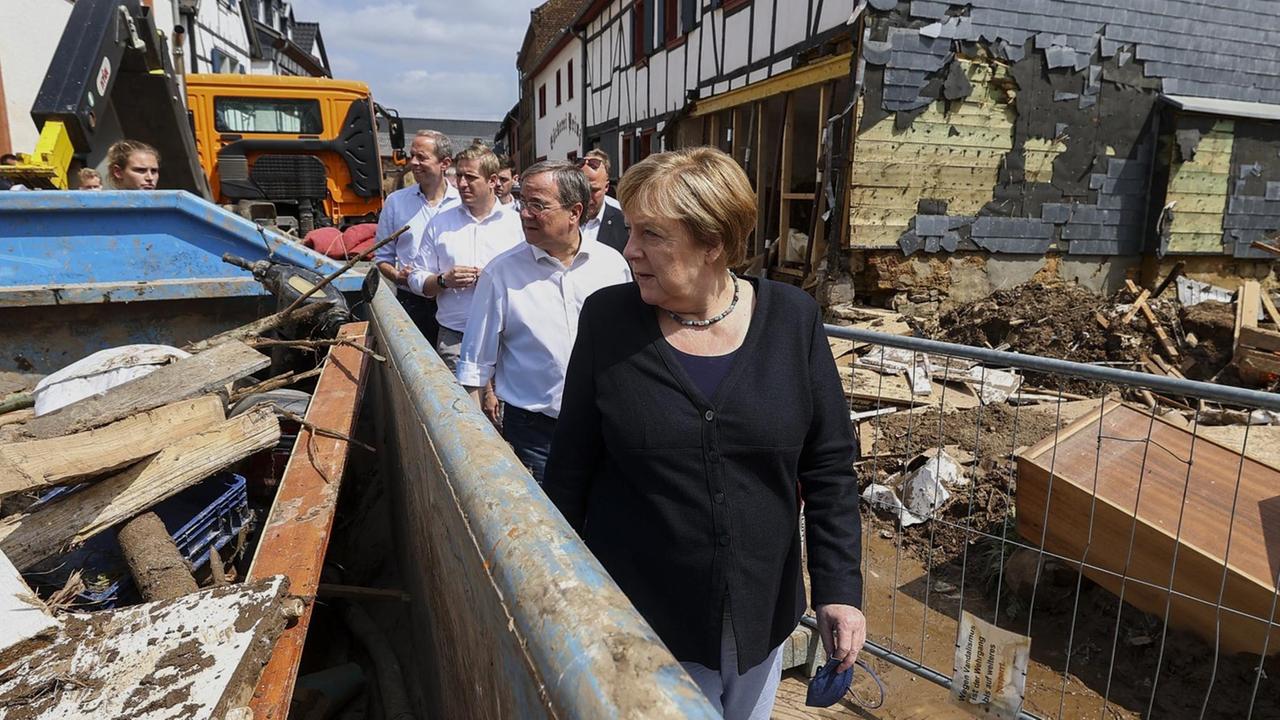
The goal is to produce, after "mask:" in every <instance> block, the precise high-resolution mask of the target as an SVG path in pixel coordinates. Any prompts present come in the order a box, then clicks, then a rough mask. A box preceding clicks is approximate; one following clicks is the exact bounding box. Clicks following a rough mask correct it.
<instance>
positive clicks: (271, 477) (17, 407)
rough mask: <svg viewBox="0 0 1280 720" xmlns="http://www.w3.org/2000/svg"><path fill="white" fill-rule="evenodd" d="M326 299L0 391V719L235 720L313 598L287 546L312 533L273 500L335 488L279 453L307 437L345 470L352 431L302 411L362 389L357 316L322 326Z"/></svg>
mask: <svg viewBox="0 0 1280 720" xmlns="http://www.w3.org/2000/svg"><path fill="white" fill-rule="evenodd" d="M328 305H329V304H328V303H318V304H316V305H310V306H302V309H300V310H299V311H298V312H292V313H291V312H290V310H286V311H284V312H282V313H277V314H276V315H272V316H268V317H266V318H263V319H261V320H258V321H255V322H254V323H250V324H248V325H245V326H242V327H240V328H236V329H233V330H230V331H228V332H226V333H222V334H220V335H217V336H214V337H211V338H207V339H204V340H201V341H198V342H193V343H190V344H189V345H187V346H185V347H183V348H177V347H170V346H163V345H129V346H123V347H114V348H108V349H104V350H101V351H98V352H96V353H94V354H92V355H89V356H88V357H86V358H84V359H82V360H80V361H77V362H76V363H73V364H72V365H69V366H67V367H65V368H62V369H59V370H57V371H56V372H54V373H52V374H50V375H47V376H45V377H44V378H43V379H41V380H40V382H39V383H38V384H37V385H35V387H34V388H33V389H32V390H30V391H29V392H22V393H18V394H15V395H12V396H9V397H6V398H3V402H2V403H0V500H2V501H3V504H2V505H0V618H2V621H0V715H6V716H9V717H32V718H35V717H95V718H124V717H131V716H134V715H135V714H136V713H137V712H140V711H145V712H146V713H151V714H149V715H148V717H173V718H179V717H233V716H247V715H245V712H247V711H248V708H247V706H248V704H249V702H250V698H251V697H252V696H253V695H254V689H255V687H256V686H257V685H258V681H259V678H260V676H262V675H263V672H264V671H263V668H264V666H266V665H267V662H268V660H271V659H272V658H273V656H274V650H273V648H274V647H275V646H276V640H277V638H279V637H281V635H282V634H283V633H284V632H286V626H287V625H290V624H292V623H294V622H295V621H298V620H299V618H301V617H302V616H303V615H304V614H309V613H305V609H306V604H307V603H310V602H311V601H312V599H313V598H314V596H315V594H316V592H317V583H318V580H319V569H320V568H319V567H316V568H314V570H315V573H314V574H313V576H311V575H308V574H307V572H305V571H304V570H299V568H304V567H305V563H300V562H299V561H298V557H299V556H304V555H306V553H307V552H308V551H311V552H313V553H314V554H315V555H316V556H317V557H320V556H323V554H324V545H326V544H327V542H328V531H327V530H326V531H325V533H324V534H323V535H317V533H316V532H315V531H314V530H306V529H299V528H302V527H303V525H304V523H302V522H299V521H298V520H297V519H296V518H295V517H294V516H293V511H289V512H288V513H286V514H277V513H276V512H275V510H276V508H277V504H276V503H275V501H276V500H277V499H279V498H283V497H285V496H294V495H297V497H295V498H293V499H290V500H289V501H288V502H283V501H282V504H281V505H280V506H287V507H292V508H295V509H296V507H298V504H299V503H301V502H302V501H303V499H304V497H305V498H306V499H307V506H308V508H309V512H310V513H325V512H331V511H332V510H333V508H334V503H336V499H337V490H336V487H337V485H336V484H334V485H332V486H331V485H329V484H328V483H327V482H325V480H327V478H326V479H325V480H318V479H317V480H309V479H306V478H308V477H309V476H306V475H305V473H307V472H311V471H310V470H298V471H296V472H295V471H293V470H290V471H288V472H286V471H285V463H284V462H280V461H279V460H280V458H281V457H282V456H283V457H289V456H290V455H291V454H292V453H293V451H294V440H295V439H296V438H298V437H299V436H300V435H303V436H306V437H308V438H309V439H308V440H306V441H303V440H299V441H298V445H299V447H305V448H307V449H308V450H312V451H313V452H315V453H316V454H317V455H321V454H322V453H323V457H325V458H327V459H326V460H325V463H326V464H330V465H332V463H334V462H336V461H335V460H333V458H343V459H344V460H343V461H342V462H345V457H346V448H347V447H348V445H347V443H348V441H350V440H351V438H350V437H349V435H348V433H350V431H351V428H350V427H345V428H344V426H342V425H333V423H336V422H339V421H338V420H337V419H336V418H331V419H329V420H328V421H327V423H326V424H329V425H331V426H329V427H324V428H321V429H320V430H317V426H316V425H315V424H314V423H313V422H312V421H311V420H307V419H304V417H303V416H304V415H306V413H307V408H308V405H309V404H310V400H311V398H312V397H313V396H315V397H354V398H358V397H359V396H360V393H359V392H358V391H350V390H349V389H348V388H349V387H350V386H356V387H358V386H359V385H360V384H362V383H363V382H364V379H365V378H366V377H367V374H368V373H367V368H368V366H369V365H370V363H371V360H370V359H369V358H370V357H371V356H376V354H374V353H373V352H372V350H370V349H369V348H368V347H366V345H365V343H366V342H367V341H368V339H369V336H368V335H367V331H366V330H365V329H364V328H365V326H364V325H363V324H343V325H342V326H341V327H340V328H337V327H335V328H333V329H332V334H331V335H330V334H328V332H329V331H326V330H323V329H318V328H319V326H318V325H317V324H316V323H315V322H314V321H315V319H316V318H317V317H318V316H320V315H322V314H323V313H324V312H325V311H326V309H327V306H328ZM286 326H288V327H289V328H290V336H289V337H288V338H287V339H282V338H280V337H279V336H277V335H276V334H275V331H276V330H278V329H280V328H282V327H286ZM313 335H314V336H313ZM282 346H287V347H288V348H289V351H290V352H287V353H276V354H275V356H274V358H273V357H271V356H268V355H267V354H266V353H270V352H272V351H273V350H274V349H276V348H279V347H282ZM268 348H270V349H268ZM299 348H309V349H310V352H309V353H302V356H303V357H302V358H301V359H300V358H299V357H298V353H296V351H297V350H298V349H299ZM335 365H336V366H337V368H336V370H334V371H333V372H327V373H326V372H323V371H324V369H325V368H329V367H332V366H335ZM314 377H320V379H319V380H310V378H314ZM326 383H328V384H326ZM299 384H302V387H305V388H306V389H307V390H306V391H304V390H302V389H299V388H297V387H295V388H294V389H285V388H286V386H290V385H295V386H297V385H299ZM354 402H358V400H355V401H354ZM330 404H331V405H333V403H330ZM354 413H355V408H354V407H353V408H351V415H350V418H351V422H352V423H353V422H354V417H355V414H354ZM344 417H345V416H344ZM343 422H345V421H343ZM316 433H320V434H319V435H317V437H314V438H310V435H311V434H316ZM302 454H304V455H305V454H306V451H303V452H302ZM304 459H305V458H304ZM295 465H296V467H297V468H303V467H304V466H306V467H308V468H310V467H312V466H311V465H310V464H309V463H308V462H303V461H302V460H299V462H298V463H296V464H295V463H293V462H289V463H288V467H289V468H295ZM332 467H336V468H337V469H338V470H339V471H340V470H341V467H342V465H340V464H339V465H332ZM315 472H317V473H320V472H322V471H320V470H316V471H315ZM329 472H330V473H332V472H333V470H332V469H330V471H329ZM339 479H340V478H339ZM308 483H310V484H308ZM312 486H314V487H315V488H320V490H319V491H316V492H321V493H322V494H319V495H318V494H316V492H312V491H311V490H309V489H308V488H310V487H312ZM325 488H332V489H330V490H326V489H325ZM308 493H310V494H308ZM324 493H327V494H324ZM330 495H331V497H329V496H330ZM325 497H329V500H325V499H324V498H325ZM326 527H328V526H326ZM264 528H269V529H270V533H269V534H268V533H264V531H263V529H264ZM316 543H321V545H320V546H319V547H318V549H316V548H312V547H311V546H312V545H315V544H316ZM298 631H299V632H302V633H303V634H304V635H305V632H306V626H305V624H302V625H301V629H300V630H298ZM300 645H301V643H300V642H299V646H300ZM295 660H296V658H294V659H293V660H290V659H288V658H286V659H285V660H284V661H283V666H282V667H283V668H284V669H287V670H288V671H289V672H290V677H292V673H293V672H295V671H296V669H297V664H296V662H295ZM277 664H279V663H277ZM289 686H290V687H291V685H289ZM281 687H284V686H283V685H282V686H281ZM86 688H88V689H91V691H86V690H85V689H86ZM275 694H276V695H278V694H279V693H278V692H276V693H275ZM268 695H271V693H268ZM259 700H260V701H262V702H264V703H266V704H268V705H273V706H280V707H284V708H287V707H288V703H289V698H288V697H284V698H273V697H267V698H265V699H262V698H259ZM255 702H257V701H255Z"/></svg>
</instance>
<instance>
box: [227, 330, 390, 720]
mask: <svg viewBox="0 0 1280 720" xmlns="http://www.w3.org/2000/svg"><path fill="white" fill-rule="evenodd" d="M369 338H370V336H369V325H368V323H350V324H347V325H344V326H342V329H341V330H340V331H339V332H338V339H339V340H345V341H347V342H345V343H343V344H340V345H334V346H333V347H332V348H331V349H330V350H329V357H328V359H327V360H326V361H325V365H324V370H323V371H322V372H321V373H320V380H319V381H318V382H317V383H316V390H315V393H314V394H313V395H312V396H311V404H310V406H309V407H308V408H307V417H306V420H307V425H306V426H305V427H304V428H303V429H302V431H301V432H299V433H298V439H297V441H296V442H295V444H294V447H293V454H292V455H291V456H290V457H289V464H288V466H287V467H286V468H285V471H284V478H283V479H282V480H281V481H280V488H279V490H277V492H276V498H275V502H274V503H273V504H272V506H271V511H270V513H269V514H268V515H267V520H266V524H265V525H264V526H263V530H262V540H261V542H260V543H259V544H258V550H257V553H256V554H255V555H254V558H253V564H252V565H250V566H249V572H248V574H247V576H246V580H248V581H250V582H252V581H254V580H258V579H262V578H267V577H271V576H272V575H285V576H287V577H288V578H289V591H290V593H291V594H293V595H296V596H298V597H301V598H303V599H304V601H305V602H306V608H305V609H304V611H303V613H302V615H301V617H300V618H298V622H297V623H296V624H295V625H293V626H292V627H290V628H289V629H287V630H285V632H284V633H283V634H282V635H281V636H280V639H279V640H278V641H277V642H276V645H275V649H274V650H273V651H272V653H271V660H270V662H268V663H267V666H266V668H264V669H263V671H262V676H261V678H260V679H259V680H258V687H257V689H256V690H255V691H254V694H253V700H252V702H251V703H250V705H251V707H252V708H253V717H254V718H257V719H258V720H284V719H285V718H287V717H288V715H289V701H290V700H291V699H292V697H293V687H294V683H295V682H296V680H297V676H298V663H299V662H300V661H301V660H302V648H303V643H304V642H305V641H306V639H307V628H308V627H309V626H310V623H311V611H312V609H313V607H314V600H315V596H316V591H317V589H318V587H319V585H320V570H321V568H322V567H323V565H324V556H325V551H326V550H327V549H328V546H329V534H330V532H331V531H332V529H333V517H334V512H335V511H336V509H337V505H338V492H339V490H341V488H342V476H343V473H344V472H345V471H346V467H347V454H348V450H349V449H350V448H349V442H348V441H347V440H345V439H339V438H338V437H335V436H336V435H342V436H347V437H350V436H351V434H352V433H353V432H354V431H355V425H356V418H357V417H358V415H359V411H360V400H361V398H362V396H363V394H364V386H365V379H366V377H367V376H368V373H369V363H370V361H371V359H370V357H369V355H368V354H367V353H365V352H362V351H361V350H359V349H357V347H355V346H353V344H354V345H359V346H367V345H368V343H369V342H370V339H369ZM317 429H319V430H322V431H330V432H331V433H332V434H329V433H324V434H321V433H318V432H316V430H317Z"/></svg>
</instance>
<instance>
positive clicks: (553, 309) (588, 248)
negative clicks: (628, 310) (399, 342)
mask: <svg viewBox="0 0 1280 720" xmlns="http://www.w3.org/2000/svg"><path fill="white" fill-rule="evenodd" d="M520 184H521V194H522V198H521V209H520V222H521V224H522V225H523V227H524V236H525V242H526V243H527V244H524V245H521V246H519V247H515V248H512V249H511V250H508V251H507V252H505V253H503V254H502V255H499V256H498V257H496V258H494V260H493V261H492V262H490V263H489V265H488V266H487V267H485V269H484V271H483V272H481V273H480V281H479V282H478V283H477V284H476V293H475V298H474V299H473V300H472V302H471V316H470V318H469V319H468V320H467V328H466V333H465V334H464V335H463V338H462V353H461V357H460V359H459V361H458V372H457V375H458V382H459V383H460V384H462V385H463V386H464V387H466V388H467V389H468V390H469V391H470V392H471V394H472V397H474V398H475V399H476V400H477V401H478V402H480V401H482V400H483V398H482V397H481V390H482V388H484V387H485V386H486V385H488V384H489V381H490V380H493V382H494V386H495V388H496V391H497V396H498V397H499V398H500V399H501V400H502V401H503V402H504V403H506V410H505V412H504V413H503V414H502V415H501V417H499V415H498V414H497V410H498V409H497V407H496V406H492V405H486V404H483V402H482V404H481V407H482V408H483V409H484V410H485V414H487V415H488V416H489V419H490V420H491V421H492V422H493V423H494V425H496V426H499V427H500V429H501V430H502V434H503V437H505V438H506V440H507V442H509V443H511V448H512V449H513V450H514V451H515V453H516V456H517V457H518V458H520V461H521V462H523V463H524V464H525V465H526V466H527V467H528V468H529V471H530V472H531V473H532V474H533V478H534V479H535V480H537V481H538V482H539V483H541V482H542V473H543V466H544V465H545V463H546V458H547V453H548V451H549V450H550V449H551V436H552V433H553V432H554V431H555V426H556V417H557V416H559V414H560V394H561V390H562V389H563V387H564V373H565V369H566V368H567V367H568V364H569V354H570V352H571V351H572V349H573V342H574V338H575V337H577V333H578V313H579V311H580V310H581V309H582V304H583V302H585V301H586V299H587V297H588V296H589V295H591V294H592V293H593V292H595V291H596V290H599V289H600V288H603V287H608V286H610V285H616V284H618V283H625V282H629V281H630V280H631V272H630V271H629V270H628V269H627V263H626V261H625V260H623V259H622V256H621V255H619V254H618V252H617V251H616V250H614V249H613V248H610V247H608V246H606V245H602V244H600V243H598V242H596V241H594V240H590V239H588V238H585V237H583V235H582V232H581V230H580V229H579V226H580V225H581V223H582V219H583V213H584V211H585V210H586V208H587V204H588V203H589V202H590V195H591V190H590V188H589V186H588V185H587V178H586V176H585V175H583V174H582V172H581V171H579V170H578V169H577V168H575V167H574V166H573V165H571V164H569V163H567V162H540V163H537V164H535V165H532V166H531V167H529V168H527V169H526V170H525V171H524V173H523V176H522V177H521V179H520Z"/></svg>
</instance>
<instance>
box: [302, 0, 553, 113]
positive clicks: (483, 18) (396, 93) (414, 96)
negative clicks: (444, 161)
mask: <svg viewBox="0 0 1280 720" xmlns="http://www.w3.org/2000/svg"><path fill="white" fill-rule="evenodd" d="M541 1H542V0H365V1H363V2H353V1H352V0H293V3H292V4H293V13H294V16H295V17H297V19H298V20H300V21H312V22H319V23H320V30H321V32H322V33H323V34H324V43H325V50H326V51H327V52H328V54H329V64H330V65H331V66H332V67H333V74H334V77H339V78H345V79H349V80H361V81H363V82H365V83H368V85H369V87H370V88H371V89H372V91H373V97H374V99H375V100H377V101H378V102H379V103H381V104H383V105H385V106H387V107H391V108H395V109H396V110H399V111H400V114H401V115H403V116H406V117H446V118H458V119H469V120H501V119H502V117H503V116H504V115H506V113H507V111H508V110H510V109H511V106H512V105H514V104H515V102H516V98H517V95H518V88H517V79H516V53H517V52H519V50H520V41H521V40H523V39H524V32H525V28H526V27H527V26H528V24H529V11H530V10H531V9H532V8H534V7H536V6H538V5H540V4H541Z"/></svg>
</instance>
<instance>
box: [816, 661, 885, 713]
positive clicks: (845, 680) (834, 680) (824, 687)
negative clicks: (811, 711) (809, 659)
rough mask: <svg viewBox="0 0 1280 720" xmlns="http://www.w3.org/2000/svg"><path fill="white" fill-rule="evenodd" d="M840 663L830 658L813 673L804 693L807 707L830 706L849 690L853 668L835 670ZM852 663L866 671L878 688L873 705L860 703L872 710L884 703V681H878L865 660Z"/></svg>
mask: <svg viewBox="0 0 1280 720" xmlns="http://www.w3.org/2000/svg"><path fill="white" fill-rule="evenodd" d="M839 665H840V661H839V660H836V659H834V658H833V659H831V660H828V661H827V664H826V665H824V666H822V669H821V670H819V671H818V672H817V673H816V674H814V676H813V679H812V680H810V681H809V692H808V693H807V694H806V695H805V698H804V704H805V705H808V706H809V707H823V708H825V707H831V706H832V705H835V704H836V703H837V702H839V701H840V698H842V697H844V696H845V693H847V692H849V686H850V685H852V684H853V668H849V669H848V670H845V671H844V672H842V673H838V672H836V668H837V667H838V666H839ZM854 665H855V666H857V667H860V668H862V669H863V670H866V671H867V674H869V675H870V676H871V679H872V680H875V681H876V686H877V687H879V688H880V699H879V700H878V701H877V702H876V704H875V705H862V704H861V703H858V704H859V705H862V707H864V708H867V709H869V710H874V709H876V708H878V707H880V706H881V705H883V704H884V683H882V682H880V676H879V675H876V671H875V670H872V669H871V666H870V665H868V664H867V663H866V662H865V661H863V660H861V659H859V660H855V661H854Z"/></svg>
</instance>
